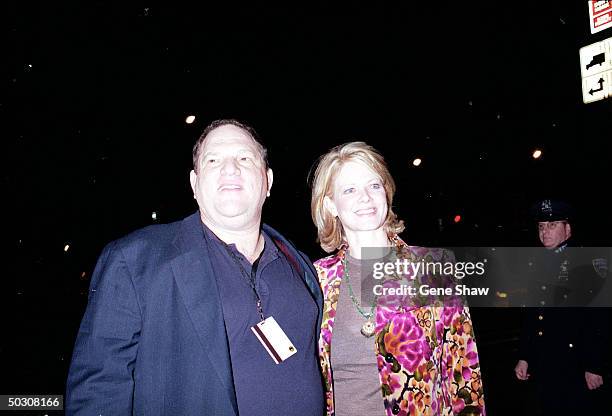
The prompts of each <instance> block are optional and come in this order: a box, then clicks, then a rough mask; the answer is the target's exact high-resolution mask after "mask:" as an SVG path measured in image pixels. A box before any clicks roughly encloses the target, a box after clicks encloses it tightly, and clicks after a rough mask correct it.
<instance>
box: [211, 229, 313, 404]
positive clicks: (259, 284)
mask: <svg viewBox="0 0 612 416" xmlns="http://www.w3.org/2000/svg"><path fill="white" fill-rule="evenodd" d="M204 236H205V242H206V244H207V245H208V248H209V250H208V251H209V253H210V256H211V263H212V266H213V270H214V272H215V276H216V279H217V285H218V287H219V294H220V297H221V303H222V305H223V315H224V320H225V327H226V331H227V336H228V340H229V349H230V356H231V364H232V373H233V377H234V386H235V389H236V399H237V402H238V410H239V412H240V415H242V416H244V415H261V416H264V415H265V416H270V415H304V416H308V415H321V414H323V413H324V403H325V401H324V390H323V384H322V378H321V372H320V369H319V364H318V354H317V340H316V336H317V334H318V331H317V329H318V328H316V327H317V306H316V303H315V301H314V299H313V298H312V296H311V295H310V292H309V291H308V288H307V287H306V284H305V283H304V280H303V279H302V277H301V276H300V275H299V274H298V272H297V271H296V270H294V268H293V267H292V266H291V264H290V263H289V261H288V260H287V259H286V258H285V256H284V255H283V253H282V252H281V251H280V250H279V249H278V248H277V247H276V245H275V243H274V241H273V240H272V239H271V238H270V237H269V236H268V235H266V234H265V232H263V236H264V240H265V245H264V250H263V252H262V253H261V256H260V258H259V259H258V261H256V262H255V267H256V271H255V280H254V283H255V288H256V290H257V293H258V294H259V297H260V298H261V301H262V306H263V312H264V315H265V317H266V318H267V317H269V316H273V317H274V319H275V320H276V321H277V322H278V324H279V325H280V327H281V328H282V329H283V330H284V331H285V333H286V334H287V336H288V337H289V339H290V340H291V341H292V343H293V345H294V346H295V347H296V349H297V353H296V354H294V355H293V356H291V357H289V358H288V359H287V360H285V361H284V362H282V363H280V364H275V363H274V361H273V360H272V358H271V357H270V356H269V355H268V353H267V351H266V350H265V349H264V347H263V346H262V345H261V343H260V342H259V340H258V339H257V337H256V336H255V335H254V334H253V332H252V331H251V327H252V326H253V325H255V324H257V323H258V322H259V321H260V317H259V313H258V311H257V300H256V299H257V298H256V296H255V294H254V293H253V289H252V287H251V284H250V283H249V281H248V279H247V276H245V275H244V273H243V272H242V271H241V270H240V267H239V266H238V264H237V263H236V259H237V260H238V261H240V264H241V265H242V268H243V269H244V271H245V272H246V273H247V275H248V276H250V275H251V273H252V268H253V267H254V266H253V265H251V263H249V261H248V260H247V259H246V258H245V257H244V256H243V255H242V254H241V253H240V252H239V251H238V250H237V249H236V246H235V245H233V244H231V245H227V246H226V245H225V243H224V242H222V241H221V240H219V238H218V237H217V236H216V235H215V234H214V233H213V232H212V231H210V230H209V229H208V228H207V227H206V226H204ZM224 246H225V247H224ZM226 247H227V248H226ZM227 249H229V250H231V251H232V253H233V254H234V256H231V255H230V254H229V253H228V251H227Z"/></svg>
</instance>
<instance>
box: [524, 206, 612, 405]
mask: <svg viewBox="0 0 612 416" xmlns="http://www.w3.org/2000/svg"><path fill="white" fill-rule="evenodd" d="M532 214H533V215H534V217H535V220H536V221H537V223H538V237H539V240H540V242H541V243H542V245H543V246H544V247H545V248H546V250H543V251H542V252H540V253H538V255H537V256H536V257H535V258H534V259H530V260H529V267H530V268H531V270H530V272H529V275H530V279H531V283H532V284H531V286H530V290H529V294H530V298H529V300H528V301H527V305H526V306H530V307H529V308H526V309H524V311H523V312H524V313H523V328H522V332H521V340H520V349H519V358H520V359H519V361H518V363H517V365H516V367H515V374H516V377H517V378H518V379H519V380H528V379H529V380H533V382H534V384H535V388H536V390H537V397H538V401H539V406H540V410H541V411H542V412H543V413H544V414H566V412H571V411H576V412H579V413H576V414H590V413H587V411H596V410H599V406H600V403H599V399H600V397H599V396H600V394H598V393H599V391H598V390H601V388H602V385H603V384H604V379H603V377H602V375H603V372H604V363H605V361H606V348H607V347H606V343H607V341H606V337H608V336H609V328H608V322H609V319H608V312H607V310H606V309H605V308H587V306H589V302H590V300H592V298H593V296H592V295H593V293H594V292H596V290H597V285H598V283H599V284H601V282H603V277H604V276H603V274H604V273H605V272H607V263H606V260H605V259H604V258H593V254H594V253H596V251H594V250H593V249H589V248H584V247H582V248H572V247H571V246H572V244H571V243H570V241H571V237H572V226H571V216H572V209H571V207H570V206H569V205H568V204H566V203H564V202H562V201H555V200H548V199H547V200H543V201H541V202H539V203H538V204H537V205H536V206H535V207H534V208H533V209H532ZM604 265H605V267H603V266H604ZM549 306H550V307H549ZM571 306H575V307H571ZM606 382H607V381H606Z"/></svg>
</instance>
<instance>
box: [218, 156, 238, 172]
mask: <svg viewBox="0 0 612 416" xmlns="http://www.w3.org/2000/svg"><path fill="white" fill-rule="evenodd" d="M221 174H223V175H240V167H239V166H238V163H237V162H236V160H235V159H234V158H231V157H230V158H227V159H226V160H224V161H223V165H222V166H221Z"/></svg>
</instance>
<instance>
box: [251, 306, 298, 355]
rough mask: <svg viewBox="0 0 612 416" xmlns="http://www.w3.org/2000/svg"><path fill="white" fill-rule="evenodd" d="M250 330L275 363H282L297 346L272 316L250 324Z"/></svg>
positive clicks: (294, 351) (293, 352) (295, 350)
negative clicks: (255, 323)
mask: <svg viewBox="0 0 612 416" xmlns="http://www.w3.org/2000/svg"><path fill="white" fill-rule="evenodd" d="M251 330H252V331H253V333H254V334H255V336H256V337H257V339H258V340H259V342H261V345H263V347H264V348H265V349H266V351H268V354H270V357H272V359H273V360H274V362H275V363H276V364H280V363H282V362H283V361H285V360H286V359H287V358H289V357H291V356H292V355H293V354H295V353H296V352H297V348H295V346H294V345H293V343H292V342H291V341H290V340H289V338H287V335H285V331H283V329H282V328H281V327H280V326H279V325H278V323H277V322H276V320H275V319H274V318H273V317H272V316H270V317H268V318H266V319H265V320H263V321H261V322H260V323H258V324H257V325H255V326H252V327H251Z"/></svg>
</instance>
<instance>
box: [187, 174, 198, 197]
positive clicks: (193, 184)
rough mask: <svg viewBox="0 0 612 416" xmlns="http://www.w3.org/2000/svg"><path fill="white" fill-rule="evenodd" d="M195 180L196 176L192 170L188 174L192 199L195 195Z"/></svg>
mask: <svg viewBox="0 0 612 416" xmlns="http://www.w3.org/2000/svg"><path fill="white" fill-rule="evenodd" d="M197 180H198V175H196V173H195V172H194V171H193V169H192V170H191V172H189V183H190V184H191V190H192V191H193V197H194V198H195V193H196V181H197Z"/></svg>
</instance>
